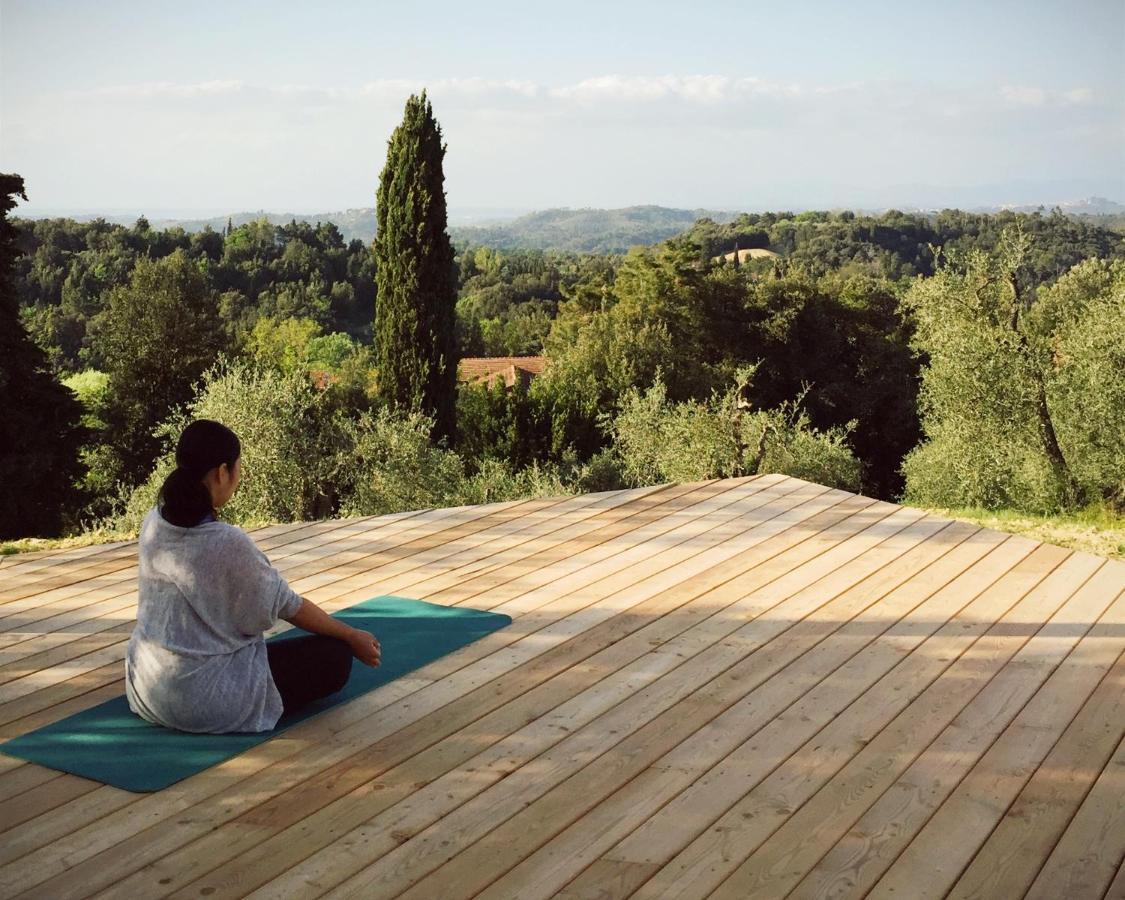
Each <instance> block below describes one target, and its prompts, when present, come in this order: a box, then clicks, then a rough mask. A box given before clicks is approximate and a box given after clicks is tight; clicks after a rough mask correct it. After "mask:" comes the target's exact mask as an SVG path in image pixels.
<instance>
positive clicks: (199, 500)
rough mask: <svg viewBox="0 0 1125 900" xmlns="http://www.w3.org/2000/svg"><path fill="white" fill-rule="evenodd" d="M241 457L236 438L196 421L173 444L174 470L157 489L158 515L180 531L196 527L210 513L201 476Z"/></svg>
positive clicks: (208, 496) (222, 428)
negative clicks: (174, 446)
mask: <svg viewBox="0 0 1125 900" xmlns="http://www.w3.org/2000/svg"><path fill="white" fill-rule="evenodd" d="M241 455H242V445H241V444H240V443H239V441H238V436H237V435H236V434H235V433H234V432H233V431H231V430H230V429H229V428H227V426H226V425H220V424H219V423H218V422H212V421H211V420H210V419H196V420H195V421H194V422H192V423H191V424H190V425H188V427H187V428H185V429H184V431H183V434H181V435H180V440H179V443H177V444H176V468H175V470H174V471H173V472H172V474H171V475H169V476H168V477H167V478H166V479H164V484H163V485H162V486H161V488H160V497H159V501H158V502H159V503H160V514H161V515H162V516H164V519H165V521H168V522H171V523H172V524H173V525H179V526H180V527H181V528H191V527H192V526H193V525H198V524H199V523H200V522H201V521H202V520H203V518H204V517H205V516H206V515H207V514H208V513H209V512H213V508H212V506H211V494H210V492H209V491H208V490H207V485H205V484H204V483H203V476H204V475H206V474H207V473H208V472H210V471H211V470H212V469H214V468H215V467H216V466H221V465H222V464H223V463H226V464H227V465H228V466H231V467H233V466H234V464H235V463H236V462H237V461H238V458H239V457H240V456H241Z"/></svg>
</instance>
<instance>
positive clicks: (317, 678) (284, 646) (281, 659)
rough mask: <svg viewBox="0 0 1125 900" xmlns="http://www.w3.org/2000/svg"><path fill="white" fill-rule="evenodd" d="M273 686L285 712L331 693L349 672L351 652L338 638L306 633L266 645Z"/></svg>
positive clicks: (346, 679) (342, 683)
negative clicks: (302, 635)
mask: <svg viewBox="0 0 1125 900" xmlns="http://www.w3.org/2000/svg"><path fill="white" fill-rule="evenodd" d="M266 652H267V654H268V655H269V661H270V672H271V674H272V675H273V683H274V684H275V685H277V690H278V693H279V694H281V702H282V705H283V706H284V709H285V712H287V713H291V712H294V711H295V710H297V709H300V708H301V707H302V706H305V705H306V704H308V703H312V702H313V701H314V700H319V699H320V698H321V697H327V696H328V695H329V694H335V693H336V691H338V690H340V688H342V687H343V686H344V685H345V684H347V683H348V677H349V676H350V675H351V673H352V649H351V647H349V646H348V645H347V644H346V643H345V642H344V641H341V640H340V639H339V638H330V637H324V635H320V634H307V635H305V636H304V637H299V638H290V639H288V640H284V641H270V642H269V643H267V644H266Z"/></svg>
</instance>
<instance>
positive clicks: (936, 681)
mask: <svg viewBox="0 0 1125 900" xmlns="http://www.w3.org/2000/svg"><path fill="white" fill-rule="evenodd" d="M1028 545H1031V546H1034V542H1030V541H1026V540H1023V539H1016V538H1010V539H1009V540H1008V541H1006V542H1005V544H1004V545H1003V547H1005V548H1007V547H1010V548H1011V550H1012V551H1015V552H1016V553H1017V558H1018V557H1022V559H1021V561H1020V562H1018V563H1017V564H1016V565H1014V566H1012V565H1011V559H1010V557H1009V558H1007V559H1005V560H1004V562H1003V564H1002V565H1001V566H1000V567H999V571H998V572H995V573H994V574H993V575H992V578H991V579H987V580H985V579H982V582H983V583H981V582H976V583H974V577H973V576H976V577H978V578H979V574H978V573H975V572H973V570H970V573H967V574H968V575H970V577H969V578H960V579H957V580H956V581H954V582H953V583H952V584H953V587H952V589H951V590H950V591H948V592H946V599H951V600H952V602H953V604H954V606H953V609H952V610H951V612H952V611H956V610H957V608H958V606H960V607H961V609H960V611H959V612H956V613H955V615H954V617H953V618H952V619H951V620H949V621H948V622H944V623H943V620H944V618H945V617H944V616H942V615H941V613H938V614H937V616H936V618H937V620H938V622H937V623H936V624H940V627H939V628H937V629H936V630H933V631H932V632H930V633H927V631H928V630H927V629H925V628H923V629H922V632H923V635H922V637H923V639H922V640H920V641H918V640H911V637H912V636H911V635H910V634H909V631H910V630H912V629H911V626H908V627H907V628H905V629H902V631H906V632H907V633H906V634H902V633H901V632H900V633H898V634H895V636H894V637H895V638H896V639H897V640H902V641H903V642H904V643H907V646H908V647H910V650H909V655H907V656H906V658H905V659H904V660H902V662H901V663H900V664H899V665H898V666H896V667H894V668H893V669H891V671H890V672H888V673H887V674H886V675H884V676H883V677H882V678H881V679H880V680H879V681H877V682H876V683H875V685H874V686H873V687H871V688H869V689H868V690H867V691H865V692H864V693H863V694H862V695H861V696H860V698H859V699H857V700H856V701H855V702H854V703H852V704H851V705H850V706H849V707H848V709H847V711H846V713H845V714H842V715H840V716H837V717H836V718H835V719H834V720H833V721H832V722H831V723H830V724H829V725H828V726H827V727H826V728H824V729H821V730H820V731H819V732H817V733H816V734H814V735H813V736H812V737H811V738H809V740H808V741H807V742H806V743H805V744H804V745H803V746H802V747H801V748H800V750H798V751H797V752H796V753H792V752H791V750H790V748H789V747H788V746H784V745H783V746H781V747H780V748H779V750H778V751H777V752H776V753H774V752H773V748H772V746H771V744H770V743H769V742H767V741H765V740H763V741H758V740H754V739H751V741H750V742H748V743H747V744H744V745H743V746H742V747H741V748H740V749H739V750H738V751H736V752H735V754H732V757H733V758H728V760H727V761H726V765H728V766H738V767H739V768H740V769H741V770H742V771H743V772H744V776H743V777H744V781H743V784H744V785H745V788H746V790H745V791H739V793H740V794H745V796H742V797H741V798H740V799H738V802H736V803H734V804H733V805H729V802H728V804H724V805H727V806H728V808H727V809H726V811H725V812H723V814H722V815H720V816H718V817H717V818H713V820H712V821H711V823H710V824H709V825H708V824H706V823H705V822H697V824H699V825H703V826H704V828H703V829H702V830H700V832H699V835H698V836H697V837H696V838H695V839H694V840H692V841H691V843H689V844H688V845H687V846H686V847H685V848H684V849H683V850H682V851H680V852H679V853H678V854H676V856H674V857H672V859H671V860H669V861H667V862H666V863H663V864H662V865H661V867H660V868H659V870H658V871H657V872H656V874H655V875H654V877H653V878H652V880H651V881H649V882H647V883H646V884H645V885H644V886H643V887H642V888H641V889H640V890H639V891H638V896H645V897H655V896H674V895H677V894H682V895H683V896H703V895H705V894H706V893H707V892H709V891H711V890H714V889H716V888H717V887H718V886H719V884H720V883H721V882H722V881H723V879H724V878H726V877H727V876H728V875H729V874H730V873H731V872H733V871H734V870H735V869H737V868H738V865H739V864H740V863H741V861H742V860H743V859H745V858H746V856H748V855H749V854H750V853H752V852H753V851H754V850H755V849H756V848H757V847H758V846H759V845H760V844H761V843H762V842H764V841H765V840H766V839H767V838H769V836H770V835H771V834H772V833H773V832H774V831H775V830H776V829H777V828H778V827H779V826H781V825H783V824H784V823H785V821H786V819H787V818H788V817H790V816H791V815H792V814H793V813H794V812H795V811H797V810H798V809H800V808H801V806H802V805H803V804H805V803H806V802H807V800H808V799H809V797H811V796H812V794H814V793H815V792H816V791H817V790H818V789H819V788H820V787H821V786H822V785H823V784H824V783H825V782H826V781H828V780H830V779H832V778H833V777H834V776H835V775H836V773H837V772H839V770H840V768H841V767H842V766H845V765H846V764H847V763H848V762H849V760H850V759H851V758H852V757H853V756H854V755H856V753H857V751H860V755H861V756H862V755H863V751H862V750H860V748H861V747H864V748H865V749H866V747H871V748H873V749H871V751H870V752H869V753H868V754H867V755H866V756H864V760H866V759H868V758H869V757H874V756H878V755H879V753H880V750H882V749H883V747H884V746H885V745H886V744H890V745H892V746H893V747H894V748H895V749H894V751H893V754H894V756H893V758H894V759H897V758H899V757H900V755H901V753H902V750H901V745H902V744H903V743H906V744H908V745H911V744H913V742H914V741H915V740H916V738H915V736H914V735H915V732H916V731H917V730H918V729H919V728H921V729H925V728H927V727H933V724H934V723H935V722H936V721H938V720H939V719H940V716H941V715H943V714H944V715H948V716H949V718H952V717H953V716H954V715H955V714H956V713H957V712H958V711H960V709H961V708H962V707H963V705H964V704H965V703H966V702H967V701H968V700H969V699H970V698H971V696H973V695H974V694H975V693H976V690H979V688H980V686H981V684H980V678H981V676H980V675H978V674H976V671H975V669H976V667H983V669H984V675H985V676H988V675H990V674H991V673H992V671H994V670H995V669H998V668H999V667H1000V665H1002V664H1003V662H1004V661H1006V659H1007V658H1008V656H1010V655H1011V653H1014V652H1016V650H1017V649H1018V645H1017V646H1011V647H1010V648H1007V647H1001V648H997V650H996V652H995V653H994V654H992V655H985V657H984V658H983V659H981V658H978V657H977V655H975V654H971V653H970V654H967V655H966V656H964V657H963V654H965V653H966V651H971V650H972V649H973V647H974V644H975V643H976V642H977V639H978V638H979V637H980V636H981V635H983V634H985V633H986V632H987V631H989V630H990V629H992V628H993V627H994V623H995V622H996V619H997V618H998V617H1001V616H1008V617H1012V616H1016V617H1019V616H1021V615H1025V614H1026V615H1028V616H1031V615H1034V614H1036V613H1037V612H1039V611H1041V610H1043V609H1049V610H1050V611H1051V612H1053V611H1054V609H1055V608H1057V605H1058V604H1060V603H1062V602H1063V600H1064V599H1065V595H1064V596H1062V597H1058V596H1057V592H1056V593H1049V592H1046V591H1044V590H1042V589H1040V590H1038V591H1035V588H1036V587H1037V586H1039V585H1040V583H1041V582H1042V581H1043V579H1044V577H1045V576H1048V574H1049V573H1052V572H1053V571H1054V570H1056V568H1057V567H1058V566H1059V564H1060V562H1062V561H1063V560H1064V559H1065V557H1066V555H1067V554H1066V552H1065V551H1059V550H1058V548H1047V547H1039V548H1037V549H1035V550H1033V551H1032V552H1031V553H1030V554H1027V555H1025V554H1026V550H1027V547H1028ZM1004 556H1005V554H1003V553H1001V554H1000V558H1001V559H1004ZM986 560H987V558H986ZM997 576H999V578H998V580H997ZM1020 601H1023V602H1022V603H1021V602H1020ZM1052 603H1053V604H1054V605H1051V604H1052ZM962 604H964V605H962ZM1013 605H1015V610H1016V611H1015V612H1014V613H1013V612H1012V609H1013ZM1009 620H1010V618H1009ZM912 628H914V629H916V628H917V625H914V626H912ZM1019 644H1022V641H1019ZM1004 649H1009V652H1008V654H1007V655H1002V651H1003V650H1004ZM990 665H991V666H992V667H993V668H989V666H990ZM967 676H972V677H967ZM974 679H975V680H974ZM970 689H972V690H971V692H970ZM915 698H918V699H917V700H915ZM912 701H913V702H912ZM915 720H918V721H915ZM888 723H889V724H890V726H891V727H890V728H888ZM903 726H905V727H903ZM791 727H797V723H792V726H791ZM775 728H776V727H775ZM939 730H940V729H939ZM879 758H880V760H882V756H879ZM884 765H885V764H884ZM853 790H855V791H858V788H853ZM844 796H845V798H846V797H847V796H849V795H848V794H845V795H844ZM802 812H803V810H802ZM806 818H807V819H808V821H807V822H806V827H807V828H809V830H810V833H809V834H807V835H803V836H802V841H803V842H805V841H807V842H808V844H809V845H810V846H815V845H816V844H817V840H816V838H815V836H814V834H813V832H814V831H815V829H816V828H817V827H818V826H819V825H820V823H819V820H817V819H815V818H812V816H811V814H810V815H809V816H807V817H806ZM637 849H640V848H639V847H638V848H637ZM634 852H636V851H634ZM653 862H655V863H658V864H659V863H662V860H653Z"/></svg>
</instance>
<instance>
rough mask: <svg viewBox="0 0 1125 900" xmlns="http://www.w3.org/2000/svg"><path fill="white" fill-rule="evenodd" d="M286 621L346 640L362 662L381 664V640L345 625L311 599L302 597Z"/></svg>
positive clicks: (308, 629)
mask: <svg viewBox="0 0 1125 900" xmlns="http://www.w3.org/2000/svg"><path fill="white" fill-rule="evenodd" d="M285 621H286V622H289V623H290V624H292V625H296V626H297V627H298V628H303V629H304V630H305V631H310V632H312V633H313V634H322V635H324V636H325V637H331V638H339V639H340V640H342V641H346V642H347V644H348V646H350V647H351V648H352V655H353V656H355V658H356V659H358V660H359V661H360V662H361V663H364V664H365V665H368V666H377V665H379V655H380V652H381V651H380V647H379V641H378V640H377V639H376V637H375V636H374V635H373V634H369V633H368V632H366V631H361V630H360V629H358V628H352V627H351V626H350V625H345V624H344V623H343V622H341V621H340V620H339V619H333V618H332V617H331V616H330V615H328V613H326V612H325V611H324V610H322V609H321V608H320V607H319V606H317V605H316V604H315V603H313V602H312V601H311V600H307V599H305V598H304V597H302V598H301V606H300V608H299V609H298V610H297V611H296V612H295V613H294V614H293V615H291V616H288V617H287V618H286V619H285Z"/></svg>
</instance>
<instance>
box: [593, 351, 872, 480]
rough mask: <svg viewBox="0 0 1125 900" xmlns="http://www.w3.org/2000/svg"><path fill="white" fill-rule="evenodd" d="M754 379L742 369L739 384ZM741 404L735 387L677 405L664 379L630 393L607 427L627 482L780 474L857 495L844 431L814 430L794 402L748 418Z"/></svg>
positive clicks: (856, 473) (856, 464)
mask: <svg viewBox="0 0 1125 900" xmlns="http://www.w3.org/2000/svg"><path fill="white" fill-rule="evenodd" d="M752 374H753V372H752V370H750V369H743V370H741V371H740V372H739V373H738V384H739V385H743V384H745V383H747V382H748V381H749V380H750V379H751V377H752ZM738 397H739V390H738V388H737V387H736V388H734V389H731V390H729V391H728V392H727V393H726V394H724V395H722V396H719V395H715V396H713V397H712V398H711V399H710V400H709V401H707V402H697V401H691V400H688V401H684V402H681V403H673V402H670V401H669V400H668V396H667V393H666V391H665V388H664V385H663V382H662V381H661V380H659V379H657V381H656V382H655V383H654V384H653V386H652V387H651V388H649V389H648V390H646V391H644V392H639V391H636V390H631V391H630V392H629V393H628V394H627V395H626V397H625V401H624V403H623V405H622V410H621V413H620V414H619V415H618V416H616V417H615V418H613V419H611V420H607V422H606V427H607V430H609V431H610V432H611V433H612V435H613V439H614V447H615V449H616V453H617V454H618V456H619V457H620V459H621V464H622V472H623V475H624V477H625V480H626V481H627V482H628V483H630V484H633V485H644V484H660V483H662V482H666V481H699V480H701V479H707V478H730V477H738V476H742V475H755V474H765V473H767V472H780V473H782V474H785V475H792V476H794V477H797V478H803V479H805V480H807V481H815V482H818V483H820V484H825V485H829V486H832V487H838V488H843V489H845V490H853V491H854V490H856V489H857V488H858V485H859V476H860V465H859V461H858V460H857V459H856V458H855V456H854V455H853V454H852V452H851V450H850V449H849V447H848V444H847V429H843V428H834V429H831V430H828V431H823V432H822V431H817V430H816V429H814V428H812V427H811V425H810V423H809V419H808V416H807V415H805V414H804V413H803V412H802V411H801V409H800V406H799V403H798V402H796V401H794V402H791V403H788V404H785V405H784V406H783V407H781V408H779V409H775V410H770V411H763V412H756V413H749V414H746V413H743V412H741V411H740V410H739V408H738Z"/></svg>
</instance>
